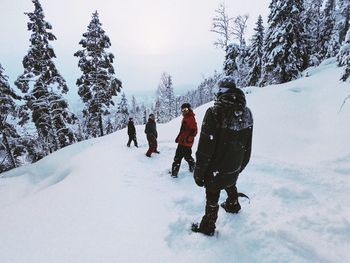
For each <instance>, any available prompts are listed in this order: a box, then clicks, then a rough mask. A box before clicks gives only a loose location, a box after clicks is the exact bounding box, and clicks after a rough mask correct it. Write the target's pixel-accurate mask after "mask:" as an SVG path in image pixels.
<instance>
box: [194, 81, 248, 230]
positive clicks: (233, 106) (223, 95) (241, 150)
mask: <svg viewBox="0 0 350 263" xmlns="http://www.w3.org/2000/svg"><path fill="white" fill-rule="evenodd" d="M217 86H218V88H219V90H218V93H217V99H216V101H215V104H214V106H213V107H210V108H209V109H208V110H207V112H206V114H205V117H204V119H203V124H202V129H201V134H200V139H199V143H198V149H197V152H196V167H195V170H194V179H195V182H196V184H197V185H198V186H201V187H202V186H204V187H205V188H206V207H205V215H204V216H203V218H202V220H201V222H200V224H193V225H192V230H193V231H194V232H201V233H203V234H206V235H209V236H210V235H213V234H214V233H215V228H216V226H215V223H216V220H217V216H218V210H219V205H218V201H219V197H220V191H221V190H223V189H225V190H226V192H227V195H228V197H227V199H226V201H225V202H224V203H222V204H221V206H222V207H223V208H224V209H225V211H226V212H228V213H238V211H239V210H240V209H241V206H240V204H239V202H238V193H237V188H236V181H237V178H238V176H239V174H240V173H241V172H242V171H243V169H244V168H245V167H246V165H247V164H248V162H249V160H250V155H251V146H252V134H253V117H252V113H251V111H250V109H249V108H248V107H246V100H245V95H244V93H243V91H242V90H240V89H238V88H236V85H235V81H234V79H233V77H230V76H226V77H223V78H222V79H220V80H219V81H218V83H217Z"/></svg>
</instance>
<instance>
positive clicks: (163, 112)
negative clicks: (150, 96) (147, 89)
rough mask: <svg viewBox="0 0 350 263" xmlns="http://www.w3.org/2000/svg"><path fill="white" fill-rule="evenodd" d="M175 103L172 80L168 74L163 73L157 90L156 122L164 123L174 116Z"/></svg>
mask: <svg viewBox="0 0 350 263" xmlns="http://www.w3.org/2000/svg"><path fill="white" fill-rule="evenodd" d="M175 107H176V102H175V94H174V89H173V82H172V78H171V76H170V75H169V74H167V73H165V72H164V73H163V74H162V76H161V79H160V84H159V86H158V89H157V105H156V110H157V112H158V114H157V120H158V121H159V122H160V123H165V122H168V121H170V120H172V119H173V118H175V116H176V109H175Z"/></svg>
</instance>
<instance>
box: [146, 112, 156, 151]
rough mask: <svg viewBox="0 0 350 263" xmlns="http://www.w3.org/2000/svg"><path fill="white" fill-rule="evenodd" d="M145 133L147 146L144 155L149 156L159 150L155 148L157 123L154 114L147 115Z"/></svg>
mask: <svg viewBox="0 0 350 263" xmlns="http://www.w3.org/2000/svg"><path fill="white" fill-rule="evenodd" d="M145 133H146V136H147V141H148V146H149V148H148V151H147V153H146V156H147V157H151V154H152V153H159V151H158V150H157V147H158V144H157V137H158V133H157V124H156V118H155V116H154V114H150V115H149V118H148V122H147V123H146V127H145Z"/></svg>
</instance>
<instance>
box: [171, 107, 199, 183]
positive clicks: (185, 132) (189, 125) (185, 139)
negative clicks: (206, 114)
mask: <svg viewBox="0 0 350 263" xmlns="http://www.w3.org/2000/svg"><path fill="white" fill-rule="evenodd" d="M181 112H182V116H183V119H182V123H181V129H180V133H179V135H178V136H177V137H176V139H175V142H176V143H178V145H177V149H176V153H175V157H174V162H173V165H172V168H171V176H172V177H177V174H178V173H179V170H180V164H181V160H182V158H185V160H186V161H187V162H188V165H189V170H190V172H193V170H194V167H195V164H196V163H195V161H194V159H193V157H192V145H193V142H194V137H195V136H196V135H197V122H196V119H195V117H194V116H195V114H194V113H193V111H192V109H191V105H190V104H189V103H184V104H182V105H181Z"/></svg>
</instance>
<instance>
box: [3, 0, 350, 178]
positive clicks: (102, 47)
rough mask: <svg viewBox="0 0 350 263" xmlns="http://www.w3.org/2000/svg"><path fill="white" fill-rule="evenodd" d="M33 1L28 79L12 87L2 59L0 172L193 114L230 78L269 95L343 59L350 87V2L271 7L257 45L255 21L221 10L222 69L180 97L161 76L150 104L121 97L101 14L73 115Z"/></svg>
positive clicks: (86, 41) (91, 27)
mask: <svg viewBox="0 0 350 263" xmlns="http://www.w3.org/2000/svg"><path fill="white" fill-rule="evenodd" d="M32 2H33V4H34V10H33V11H32V12H28V13H25V15H26V16H27V18H28V23H27V30H28V31H29V33H30V39H29V47H28V51H27V53H26V54H24V57H23V61H22V64H23V73H22V74H21V75H20V76H18V78H17V80H16V81H15V82H14V83H13V84H12V83H9V81H8V76H7V75H6V69H4V68H3V67H2V66H1V61H0V94H1V95H0V131H1V144H0V173H1V172H4V171H8V170H10V169H12V168H15V167H19V166H21V165H24V164H27V163H34V162H36V161H38V160H40V159H42V158H43V157H45V156H47V155H49V154H50V153H53V152H55V151H57V150H59V149H61V148H63V147H66V146H68V145H71V144H74V143H76V142H79V141H83V140H87V139H90V138H96V137H100V136H104V135H106V134H110V133H112V132H114V131H117V130H120V129H123V128H125V127H126V126H127V122H128V119H129V117H133V118H134V121H135V124H139V125H141V124H145V123H146V121H147V118H148V115H149V114H150V113H154V114H155V115H156V120H157V122H159V123H166V122H169V121H170V120H172V119H173V118H175V117H177V116H179V115H180V114H181V112H180V105H181V104H182V103H184V102H189V103H190V104H191V105H192V107H193V108H195V107H198V106H200V105H203V104H205V103H207V102H209V101H212V100H213V99H214V98H215V84H216V82H217V80H218V79H219V78H220V77H222V76H223V75H228V76H234V77H235V79H236V82H237V85H238V86H239V87H240V88H242V89H244V88H245V87H248V86H258V87H262V88H263V87H264V86H267V85H271V84H280V83H285V82H288V81H291V80H294V79H297V78H299V77H301V76H303V75H304V76H307V74H308V72H307V70H306V69H308V68H310V67H314V66H318V65H319V64H320V63H321V62H322V61H324V60H325V59H328V58H332V57H336V59H337V63H338V66H339V67H344V71H343V73H342V75H341V76H339V80H340V81H344V82H346V81H350V1H349V0H283V1H282V0H272V1H271V4H270V6H269V8H270V14H269V16H268V18H267V21H264V20H263V18H262V16H259V18H258V20H257V21H256V27H255V28H254V34H253V36H251V37H248V36H247V35H246V31H247V20H248V19H249V15H248V14H244V15H240V16H237V17H232V16H230V14H228V12H227V7H226V6H225V4H220V5H219V6H218V8H217V9H216V10H213V19H212V26H211V28H210V29H209V30H210V31H212V33H213V34H215V36H216V41H215V43H214V45H215V46H216V47H217V48H219V49H222V50H223V54H224V56H223V66H222V68H221V69H218V70H217V71H216V72H214V73H213V74H212V76H208V77H204V78H203V80H202V82H201V83H199V84H198V86H197V88H196V89H193V90H190V91H188V92H187V93H185V94H182V95H176V94H175V92H174V83H176V80H173V77H172V76H171V74H170V73H168V72H163V73H161V74H160V79H159V85H158V87H155V94H156V95H155V101H154V103H153V104H152V105H147V104H145V103H144V102H140V101H137V100H136V97H135V96H134V95H132V94H128V92H127V91H126V90H124V89H123V84H122V80H121V79H119V78H118V73H117V72H116V71H115V69H114V65H116V64H118V61H115V57H114V55H113V54H112V53H110V52H108V48H109V47H110V46H111V44H112V43H111V41H110V39H109V37H108V32H105V31H104V29H103V24H102V23H101V21H100V17H99V13H98V12H97V11H96V12H94V13H93V14H92V18H91V22H90V23H89V24H88V25H87V29H86V32H82V39H81V40H80V42H79V45H80V47H81V48H80V50H77V51H76V52H75V53H74V54H72V56H75V57H76V59H77V67H78V68H79V70H80V71H81V75H80V76H77V77H76V78H77V79H76V86H77V90H78V94H79V96H80V98H81V100H82V102H83V104H84V108H83V110H82V112H72V110H71V109H70V106H69V104H68V101H67V99H66V98H65V96H66V95H67V93H68V92H69V91H70V90H71V87H69V86H68V85H67V83H66V80H65V78H64V76H62V75H61V74H60V72H59V69H58V68H57V67H56V65H55V60H56V59H58V58H57V57H56V54H55V51H54V48H53V42H54V41H55V40H56V36H55V34H54V33H53V28H52V26H51V24H50V23H49V22H48V21H47V20H46V18H45V15H44V10H43V8H42V6H41V4H40V2H39V0H32ZM18 15H21V14H18ZM128 97H130V98H131V99H129V100H128V99H127V98H128Z"/></svg>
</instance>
